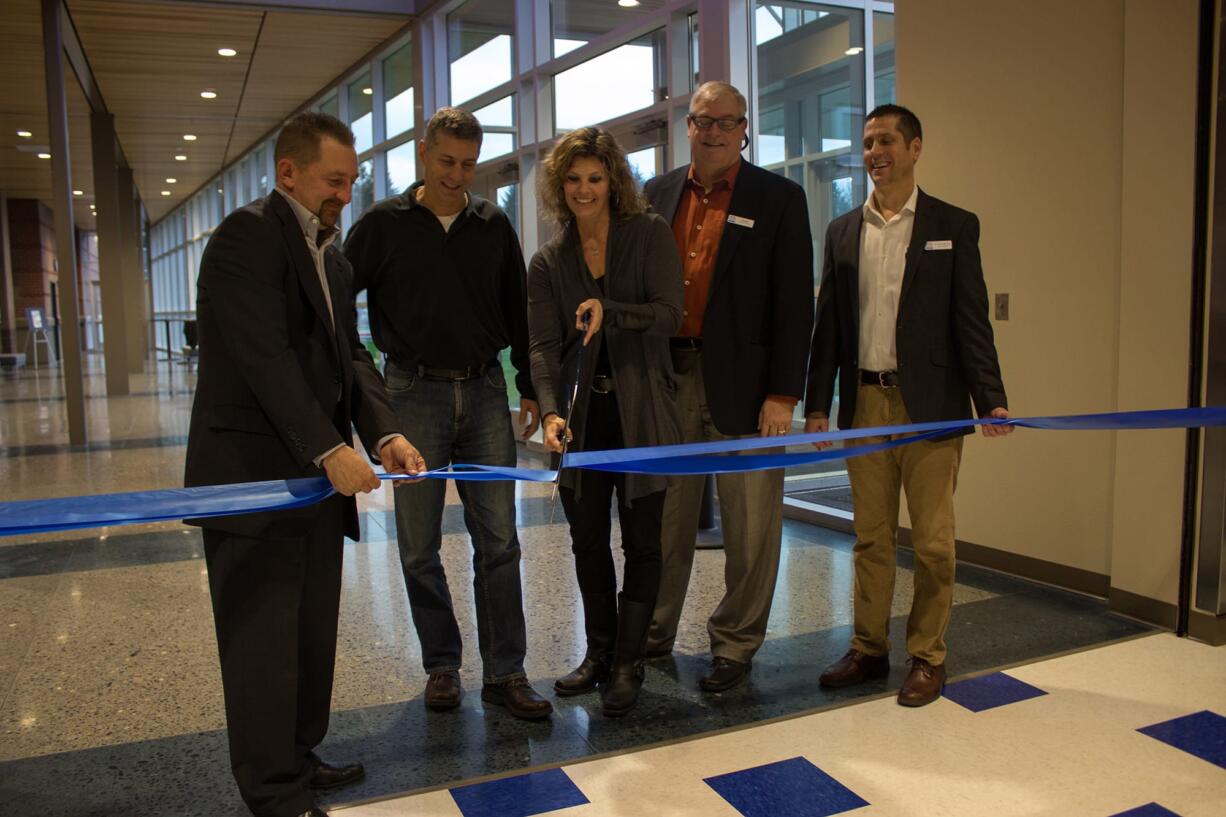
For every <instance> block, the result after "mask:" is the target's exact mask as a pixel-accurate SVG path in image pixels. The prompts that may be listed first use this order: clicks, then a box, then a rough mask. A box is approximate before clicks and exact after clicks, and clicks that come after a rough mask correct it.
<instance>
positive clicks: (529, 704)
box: [481, 678, 553, 721]
mask: <svg viewBox="0 0 1226 817" xmlns="http://www.w3.org/2000/svg"><path fill="white" fill-rule="evenodd" d="M481 700H482V701H485V702H486V703H487V704H493V705H494V706H505V707H506V708H507V709H509V710H510V711H511V714H512V715H514V716H515V717H517V718H522V719H523V720H526V721H535V720H540V719H541V718H548V717H549V714H550V713H551V712H553V704H551V703H549V701H547V700H545V699H544V698H542V697H541V696H540V695H538V694H537V692H536V690H535V689H533V688H532V685H531V684H529V683H528V679H527V678H514V679H512V680H510V681H503V682H502V683H500V684H485V685H484V686H483V687H481Z"/></svg>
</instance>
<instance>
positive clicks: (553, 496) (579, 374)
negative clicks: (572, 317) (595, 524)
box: [549, 320, 588, 525]
mask: <svg viewBox="0 0 1226 817" xmlns="http://www.w3.org/2000/svg"><path fill="white" fill-rule="evenodd" d="M587 325H588V322H587V321H586V320H584V321H583V329H584V331H586V330H587ZM583 348H584V347H582V346H580V347H579V355H578V359H577V360H576V361H575V382H574V385H572V386H571V388H570V410H569V411H567V412H566V422H565V423H564V424H563V425H562V453H561V454H560V455H558V473H556V474H554V477H553V490H552V491H551V492H550V494H549V524H551V525H552V524H553V517H554V514H555V512H556V511H557V508H558V505H557V500H558V484H559V483H560V482H561V481H562V464H563V463H564V462H565V461H566V451H567V449H568V448H569V447H570V418H571V417H574V416H575V401H576V400H578V399H579V381H580V380H582V379H583Z"/></svg>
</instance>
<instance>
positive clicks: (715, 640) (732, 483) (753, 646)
mask: <svg viewBox="0 0 1226 817" xmlns="http://www.w3.org/2000/svg"><path fill="white" fill-rule="evenodd" d="M687 354H691V355H693V357H694V360H693V363H692V365H691V366H690V367H689V369H688V371H687V372H686V373H684V374H683V373H681V372H678V373H677V380H678V384H679V386H680V390H679V392H678V398H679V400H678V402H679V403H680V404H681V421H682V433H683V435H684V439H685V441H686V442H687V443H688V442H702V441H706V440H725V439H728V437H727V436H726V435H724V434H721V433H720V432H719V430H718V429H716V428H715V424H714V423H712V422H711V413H710V411H709V410H708V409H707V397H706V387H705V386H704V384H703V379H702V353H701V352H694V353H687ZM681 368H684V367H681ZM704 480H705V477H702V476H692V477H676V478H674V479H673V480H672V481H670V484H669V488H668V495H667V497H666V499H665V501H664V522H663V529H662V536H661V549H662V552H663V554H662V555H663V568H662V571H661V576H660V595H659V598H658V600H657V601H656V609H655V614H654V615H653V617H652V622H651V630H650V632H649V634H648V638H647V648H648V650H649V651H652V652H654V651H657V650H659V651H663V650H671V649H672V647H673V642H674V641H675V640H676V638H677V624H678V622H679V621H680V619H681V609H682V607H683V606H684V605H685V594H686V591H687V590H688V589H689V584H690V571H691V569H692V568H693V565H694V544H695V542H696V540H697V538H698V515H699V511H700V505H701V503H702V489H703V481H704ZM716 488H717V490H718V492H719V512H720V524H721V527H722V529H723V535H724V555H725V559H726V561H725V564H724V597H723V599H722V600H721V601H720V603H719V605H718V606H717V607H716V608H715V612H713V613H712V614H711V617H710V618H709V619H708V620H707V633H708V634H709V635H710V637H711V654H712V655H713V656H719V657H722V658H730V659H732V660H733V661H741V662H748V661H749V660H750V659H751V658H752V657H753V655H754V653H756V652H757V651H758V648H759V647H761V646H762V641H763V640H764V639H765V638H766V622H767V620H768V619H769V618H770V612H771V602H772V600H773V599H774V595H775V579H776V577H777V576H778V574H779V548H780V541H781V538H782V534H783V470H782V469H776V470H773V471H752V472H749V473H744V474H719V475H717V476H716Z"/></svg>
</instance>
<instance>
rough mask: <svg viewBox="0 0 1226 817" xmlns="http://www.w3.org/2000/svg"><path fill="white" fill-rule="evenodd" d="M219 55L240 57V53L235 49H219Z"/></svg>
mask: <svg viewBox="0 0 1226 817" xmlns="http://www.w3.org/2000/svg"><path fill="white" fill-rule="evenodd" d="M217 53H218V54H219V55H220V56H222V57H234V56H237V55H238V52H237V51H235V50H234V49H233V48H219V49H217Z"/></svg>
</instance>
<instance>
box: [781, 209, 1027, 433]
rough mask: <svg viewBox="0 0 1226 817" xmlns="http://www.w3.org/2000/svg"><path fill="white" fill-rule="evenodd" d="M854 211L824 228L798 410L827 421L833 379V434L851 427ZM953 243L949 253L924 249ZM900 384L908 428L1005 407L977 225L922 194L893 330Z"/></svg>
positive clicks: (855, 368) (858, 215)
mask: <svg viewBox="0 0 1226 817" xmlns="http://www.w3.org/2000/svg"><path fill="white" fill-rule="evenodd" d="M863 221H864V213H863V211H862V210H861V208H859V207H857V208H856V209H854V210H852V211H851V212H849V213H845V214H844V215H842V216H839V217H838V218H837V219H835V220H834V221H832V222H830V227H829V228H828V229H827V230H826V251H825V260H824V262H823V271H822V287H821V292H820V293H819V294H818V298H817V329H816V330H815V331H814V333H813V349H812V353H811V354H810V357H809V385H808V390H807V393H806V397H805V411H806V413H807V412H813V411H822V412H826V413H829V412H830V405H831V402H832V400H833V399H834V379H835V374H836V372H837V373H838V375H839V427H840V428H851V424H852V419H853V418H854V417H855V412H856V391H857V389H858V388H859V361H858V357H859V354H860V276H859V267H860V227H861V225H862V223H863ZM942 241H952V242H953V248H952V249H936V248H935V247H930V248H927V249H926V247H929V242H942ZM895 343H896V346H897V350H898V380H899V388H901V389H902V398H903V403H904V404H905V405H906V407H907V414H909V415H910V417H911V420H912V422H916V423H927V422H935V421H938V420H960V419H964V418H967V417H970V416H971V414H970V411H971V401H972V400H973V401H974V404H975V410H976V411H977V412H978V413H979V415H980V416H983V415H985V414H988V413H989V412H990V411H991V410H992V409H994V408H998V407H999V408H1008V405H1009V404H1008V399H1007V398H1006V396H1005V387H1004V384H1003V383H1002V382H1001V377H1000V363H999V361H998V360H997V357H996V346H995V344H994V342H993V339H992V325H991V323H989V322H988V292H987V287H986V285H985V284H984V281H983V266H982V264H981V262H980V259H979V219H977V218H976V217H975V214H974V213H970V212H968V211H966V210H962V209H960V208H957V207H954V206H953V205H951V204H946V203H945V202H943V201H941V200H940V199H935V198H933V197H932V196H929V195H928V194H927V193H925V192H924V191H923V190H920V191H919V196H918V197H917V200H916V205H915V223H914V226H913V228H912V232H911V243H910V244H909V245H908V248H907V260H906V267H905V270H904V272H903V279H902V291H901V293H900V294H899V301H898V322H897V325H896V328H895Z"/></svg>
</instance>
